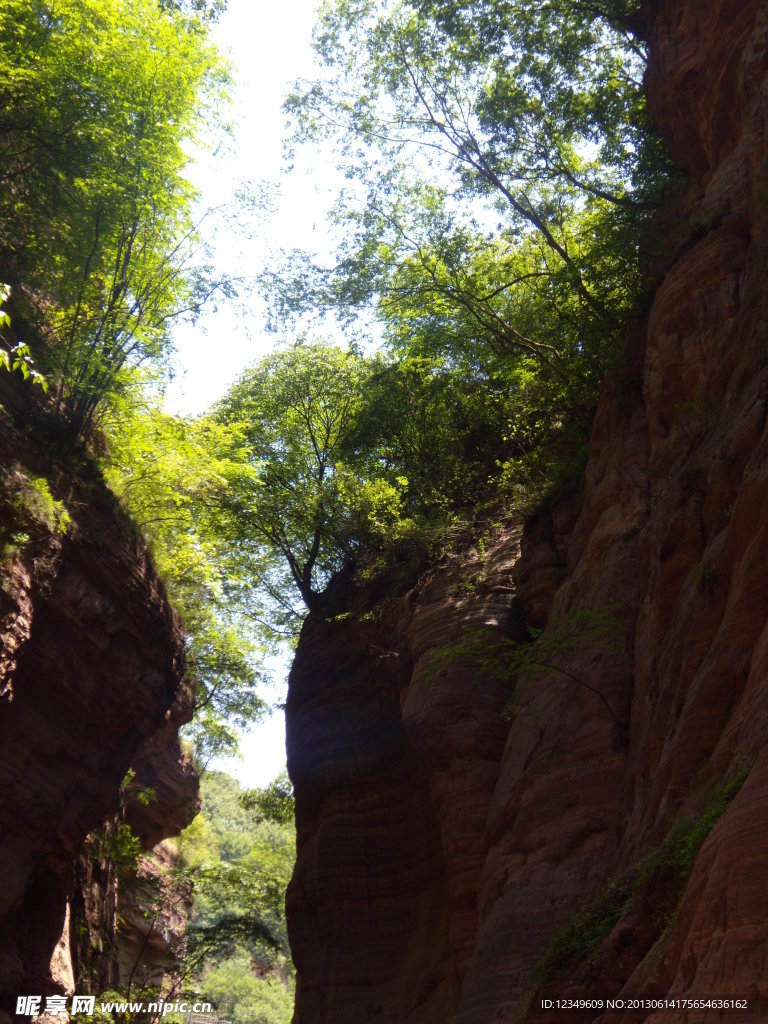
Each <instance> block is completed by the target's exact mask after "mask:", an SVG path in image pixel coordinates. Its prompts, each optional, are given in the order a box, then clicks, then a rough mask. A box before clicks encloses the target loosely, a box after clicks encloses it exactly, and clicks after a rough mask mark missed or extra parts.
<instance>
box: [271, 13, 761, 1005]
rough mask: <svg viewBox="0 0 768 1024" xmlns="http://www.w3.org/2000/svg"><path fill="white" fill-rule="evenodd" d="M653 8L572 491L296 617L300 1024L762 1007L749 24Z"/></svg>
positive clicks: (754, 209) (756, 59) (752, 19)
mask: <svg viewBox="0 0 768 1024" xmlns="http://www.w3.org/2000/svg"><path fill="white" fill-rule="evenodd" d="M643 16H644V19H645V26H646V32H647V36H648V39H649V44H650V55H651V56H650V62H649V67H648V72H647V79H646V84H647V90H648V95H649V98H650V102H651V104H652V109H653V112H654V116H655V118H656V120H657V123H658V125H659V127H660V129H661V131H662V133H663V135H664V137H665V139H666V141H667V143H668V146H669V149H670V152H671V153H672V155H673V157H674V159H675V161H676V162H677V164H678V166H679V168H680V170H681V171H682V172H683V173H684V175H685V184H684V185H682V186H681V187H680V189H679V190H678V193H677V194H676V195H675V197H674V198H673V199H672V200H671V203H670V209H669V210H668V211H667V214H666V216H665V217H663V218H660V221H659V232H660V233H661V234H662V235H663V237H662V239H661V240H662V243H663V244H662V245H661V250H662V251H665V252H666V260H665V265H664V268H663V273H660V274H659V280H658V282H657V285H656V286H655V294H654V296H653V299H652V302H651V303H650V308H649V311H648V313H647V316H645V318H644V319H643V320H642V321H640V322H636V323H634V324H630V325H628V326H627V332H626V339H625V345H624V351H623V355H622V358H621V360H620V362H619V365H618V366H617V368H616V369H615V371H614V373H613V374H612V376H611V378H610V379H609V380H608V381H607V382H606V384H605V387H604V389H603V393H602V397H601V400H600V403H599V407H598V410H597V414H596V417H595V422H594V427H593V431H592V438H591V445H590V454H589V461H588V465H587V470H586V478H585V482H584V488H583V491H582V493H580V494H574V495H571V496H570V497H569V498H567V499H565V498H564V499H561V500H559V501H557V502H555V503H552V504H551V505H550V506H549V507H547V508H542V509H540V510H539V512H538V513H537V515H536V516H534V517H532V518H531V519H529V521H528V522H527V523H526V524H525V527H524V529H523V530H522V535H521V536H518V535H517V534H516V533H515V531H511V532H507V533H505V534H503V535H501V534H500V535H498V536H496V538H495V541H494V544H493V546H492V548H491V549H490V550H487V551H484V552H482V553H481V552H479V551H478V550H477V549H475V551H474V553H472V552H471V551H465V552H458V553H456V555H455V556H454V557H451V556H446V557H445V559H444V561H443V562H442V563H440V564H438V565H435V566H433V567H432V568H431V569H430V570H429V571H428V572H426V573H424V572H423V571H422V570H419V571H415V570H414V571H413V572H409V570H407V568H405V569H403V570H402V571H398V570H397V569H396V568H393V569H392V572H391V573H390V575H389V576H382V577H380V578H379V579H377V580H363V579H360V578H357V579H355V578H352V577H349V578H340V579H338V580H337V581H336V582H335V584H334V585H333V586H332V587H331V589H330V590H329V592H328V594H327V595H326V598H325V604H324V605H323V606H322V607H321V608H320V609H318V610H317V611H316V612H313V614H312V615H311V616H310V618H309V620H308V621H307V623H306V625H305V628H304V631H303V633H302V637H301V641H300V645H299V650H298V653H297V657H296V661H295V664H294V667H293V671H292V674H291V683H290V693H289V698H288V748H289V769H290V772H291V775H292V778H293V780H294V783H295V786H296V808H297V826H298V862H297V866H296V871H295V874H294V878H293V882H292V884H291V888H290V890H289V897H288V921H289V929H290V935H291V942H292V946H293V951H294V956H295V962H296V967H297V972H298V994H297V1009H296V1016H295V1020H296V1022H297V1024H320V1022H323V1024H331V1022H333V1024H353V1022H355V1024H357V1022H359V1021H366V1022H373V1021H377V1022H378V1021H380V1022H382V1024H384V1022H392V1024H395V1022H398V1024H402V1022H404V1021H408V1022H409V1024H417V1022H424V1024H438V1022H439V1024H443V1022H446V1021H451V1022H454V1024H486V1022H487V1024H490V1022H492V1021H493V1022H497V1021H506V1022H514V1021H523V1020H536V1021H548V1020H552V1021H554V1020H556V1019H557V1020H559V1019H561V1018H560V1017H559V1016H558V1015H557V1013H553V1014H551V1015H548V1013H547V1012H546V1011H545V1010H544V1009H542V1003H541V1000H542V999H543V998H546V997H548V996H552V997H560V998H570V997H574V998H585V999H593V998H594V999H606V998H620V997H622V996H626V997H628V996H637V997H646V998H649V999H650V998H654V997H657V996H670V997H679V998H681V999H682V998H685V997H689V998H705V999H706V998H710V999H712V998H715V999H716V998H732V997H739V998H741V999H744V1000H747V1008H746V1009H738V1008H737V1009H731V1010H729V1011H728V1016H727V1019H728V1020H729V1021H731V1022H732V1024H736V1022H747V1021H755V1020H757V1019H761V1017H762V1015H764V1014H765V1012H766V1010H767V1009H768V990H767V987H766V981H765V972H764V970H763V967H764V956H765V948H766V942H768V923H767V922H768V902H767V900H768V897H766V890H765V886H764V879H765V876H766V873H768V816H767V815H766V806H765V801H766V797H765V794H766V792H768V751H767V750H766V743H765V736H766V733H767V728H768V699H767V697H766V695H767V694H768V689H766V684H765V680H766V671H767V670H768V630H767V627H766V623H767V622H768V589H766V586H765V579H764V577H765V568H764V567H765V564H766V561H767V560H768V476H767V470H766V466H768V458H767V455H768V438H767V435H766V412H767V407H766V400H765V395H766V389H767V388H768V346H767V345H766V341H767V340H768V335H767V334H766V324H768V299H767V298H766V290H765V284H764V282H765V277H766V273H767V272H768V252H767V251H766V238H768V232H766V223H765V221H766V216H767V215H768V206H767V205H766V203H765V182H766V180H768V146H767V145H766V142H767V135H766V121H767V118H766V115H767V114H768V106H767V103H768V99H767V97H768V90H766V80H767V72H768V22H767V21H766V16H765V10H764V6H763V5H761V4H760V3H759V2H757V0H746V2H744V0H742V2H738V3H737V2H735V0H703V2H700V3H693V2H689V0H685V2H673V0H654V2H648V3H646V4H645V5H644V11H643ZM672 225H674V226H672ZM534 629H535V630H537V631H538V630H542V632H541V634H540V635H539V637H538V640H537V641H536V642H535V643H534V642H533V633H532V630H534ZM723 1012H724V1011H722V1010H719V1009H717V1008H716V1007H715V1008H711V1009H709V1010H706V1009H705V1010H703V1011H701V1013H700V1015H699V1016H696V1017H692V1016H691V1015H690V1013H689V1011H687V1010H685V1009H682V1008H681V1009H677V1010H676V1009H671V1010H665V1011H664V1012H660V1013H654V1011H653V1010H651V1009H649V1010H647V1011H644V1012H643V1013H641V1014H640V1015H637V1014H634V1015H631V1016H630V1015H628V1016H626V1017H624V1016H622V1015H621V1014H618V1015H617V1014H613V1015H610V1016H608V1015H606V1016H605V1017H604V1018H603V1017H601V1016H600V1014H599V1013H596V1012H595V1011H594V1010H590V1011H585V1012H584V1013H583V1014H582V1015H581V1016H580V1015H579V1013H578V1012H576V1013H573V1014H570V1015H569V1018H568V1019H569V1020H574V1021H575V1020H582V1019H583V1020H595V1019H605V1020H606V1021H607V1020H611V1021H612V1022H613V1021H619V1020H630V1019H631V1020H633V1021H635V1020H643V1021H646V1022H651V1021H661V1020H663V1021H664V1022H665V1024H676V1022H683V1021H688V1020H693V1019H695V1020H697V1021H698V1020H701V1021H709V1020H712V1021H715V1020H720V1019H724V1018H723V1016H722V1014H723Z"/></svg>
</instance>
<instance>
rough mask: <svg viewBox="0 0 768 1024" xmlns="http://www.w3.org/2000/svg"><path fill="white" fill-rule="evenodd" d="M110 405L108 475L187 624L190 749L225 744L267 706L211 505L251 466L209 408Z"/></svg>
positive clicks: (249, 474) (250, 476)
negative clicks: (195, 411) (184, 413)
mask: <svg viewBox="0 0 768 1024" xmlns="http://www.w3.org/2000/svg"><path fill="white" fill-rule="evenodd" d="M108 411H109V419H108V421H107V427H108V434H109V437H110V457H111V464H110V466H109V467H107V470H106V475H107V480H108V482H109V483H110V484H111V486H112V488H113V490H114V491H115V493H116V494H117V495H118V496H119V497H120V499H121V500H122V502H123V504H124V506H125V507H126V508H127V510H128V511H129V512H130V514H131V516H132V518H133V520H134V522H135V523H136V524H137V525H138V526H139V527H140V528H141V530H142V531H143V533H144V535H145V536H146V537H147V539H148V541H149V543H150V546H151V548H152V552H153V555H154V558H155V561H156V564H157V566H158V569H159V571H160V573H161V575H162V577H163V579H164V581H165V583H166V586H167V587H168V591H169V595H170V597H171V600H172V602H173V604H174V605H175V607H176V608H177V609H178V611H179V612H180V614H181V616H182V620H183V624H184V627H185V632H186V635H187V668H188V672H189V673H190V675H191V677H192V679H193V682H194V686H195V703H196V712H195V717H194V720H193V722H192V725H191V726H190V729H191V732H192V735H193V737H194V739H195V742H196V748H197V754H198V757H199V758H201V759H203V760H205V759H207V758H208V757H210V756H211V755H214V754H221V753H225V752H231V751H232V750H233V749H235V748H236V746H237V730H238V729H240V728H243V727H245V726H247V725H248V724H249V723H251V722H253V721H254V720H257V719H259V718H261V717H262V715H263V714H264V712H265V711H266V707H265V704H264V701H263V700H262V699H261V697H259V695H258V693H257V687H258V685H259V683H260V681H261V679H262V675H263V673H262V671H261V668H260V662H261V659H260V652H259V651H258V650H257V649H256V647H255V646H254V639H253V631H252V630H250V629H249V628H248V627H247V624H246V623H244V622H243V620H242V618H239V617H238V615H237V613H236V610H234V609H233V608H232V607H231V600H230V597H229V589H230V581H229V576H228V573H229V565H230V558H231V551H230V547H229V545H228V540H227V538H226V537H225V536H222V535H221V533H220V524H221V516H220V514H219V509H220V508H221V507H222V503H223V502H224V501H225V500H227V494H228V491H229V490H230V489H234V490H236V491H237V492H238V493H242V492H246V491H255V490H256V489H257V475H256V473H255V471H254V470H253V469H252V467H251V465H250V463H249V462H248V459H247V456H246V454H244V453H243V452H242V450H241V442H240V440H239V438H238V436H236V435H235V434H234V433H233V432H232V431H230V430H228V429H227V428H226V427H224V426H223V425H221V424H218V423H216V422H214V421H213V420H212V419H210V418H207V417H201V418H198V419H183V418H179V417H174V416H169V415H167V414H164V413H162V412H160V411H159V410H158V409H157V408H155V407H153V406H152V405H150V406H149V407H148V408H144V409H142V408H141V406H140V405H138V404H137V403H136V401H135V400H129V399H127V398H124V399H121V400H119V401H118V400H113V401H112V402H111V403H110V405H109V410H108Z"/></svg>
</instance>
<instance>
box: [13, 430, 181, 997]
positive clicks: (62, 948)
mask: <svg viewBox="0 0 768 1024" xmlns="http://www.w3.org/2000/svg"><path fill="white" fill-rule="evenodd" d="M0 453H2V454H1V455H0V464H2V465H3V467H4V469H3V473H2V479H1V480H0V533H1V536H0V540H1V541H2V545H3V566H2V573H1V575H2V592H1V593H0V616H2V633H3V652H2V659H1V661H0V669H1V670H2V681H1V682H0V690H1V691H2V708H1V709H0V794H2V795H1V796H0V993H2V995H1V996H0V1011H1V1010H2V1009H4V1010H6V1011H7V1012H8V1013H10V1014H11V1015H12V1014H13V1012H14V1010H15V999H16V996H17V995H19V994H25V993H26V994H42V995H45V994H49V993H50V994H53V993H57V992H61V991H63V990H66V988H67V987H68V984H71V981H72V977H71V976H72V966H71V962H70V963H68V962H67V961H68V953H67V947H69V946H70V945H71V938H72V936H71V934H68V933H71V932H72V929H73V920H72V915H71V914H70V909H69V908H70V900H71V898H72V897H73V895H74V894H75V892H76V877H75V871H74V864H75V860H76V858H77V857H78V855H79V854H80V852H81V850H82V848H83V844H84V842H85V840H86V837H87V836H88V835H89V833H91V832H93V831H94V830H96V829H99V828H101V827H102V826H103V824H104V823H105V822H106V821H108V820H110V819H112V818H113V817H114V815H115V814H116V813H117V811H118V803H119V791H120V785H121V781H122V780H123V778H124V776H125V775H126V772H127V770H128V768H129V766H130V765H131V763H132V762H133V761H134V760H135V759H136V758H137V755H140V754H141V750H142V747H143V746H144V745H146V744H147V743H148V742H149V741H150V739H151V737H152V736H154V735H155V734H157V733H158V732H163V731H165V733H167V737H166V740H165V742H164V749H165V751H166V755H165V756H166V760H167V759H168V758H170V759H171V760H173V759H174V758H176V757H177V755H178V754H179V751H178V744H177V742H176V738H175V737H176V732H177V730H178V726H179V724H180V722H182V721H185V720H187V719H188V718H189V715H190V713H191V706H190V695H189V693H188V691H187V690H186V688H185V687H184V685H183V684H182V678H183V667H184V646H183V634H182V630H181V627H180V624H179V622H178V620H177V619H176V617H175V615H174V613H173V611H172V609H171V608H170V605H169V604H168V601H167V598H166V596H165V593H164V590H163V587H162V584H161V583H160V581H159V579H158V577H157V575H156V573H155V570H154V568H153V566H152V563H151V560H150V558H149V556H148V553H147V551H146V550H145V548H144V546H143V544H142V543H141V542H140V540H139V539H138V538H137V536H136V533H135V531H134V530H133V529H132V528H131V527H130V524H129V523H128V522H127V520H126V518H125V516H124V515H123V514H122V513H121V511H120V509H119V507H118V505H117V502H116V501H115V499H114V498H113V496H112V495H111V494H110V493H109V491H108V490H107V488H106V487H105V486H104V484H103V482H102V481H101V479H100V477H99V476H98V474H97V473H96V472H95V471H94V470H93V469H92V468H89V466H88V464H87V462H85V461H82V462H81V463H80V465H79V468H78V466H77V465H73V461H74V462H76V460H73V458H70V457H68V458H66V459H65V458H64V457H63V455H62V454H60V445H59V443H58V442H57V441H56V439H55V438H52V437H50V436H49V437H48V438H47V439H46V438H45V437H42V438H41V437H38V438H34V439H33V438H31V437H30V435H29V433H28V432H27V431H24V430H21V429H19V428H17V427H16V426H15V425H14V423H13V420H12V419H11V417H10V416H9V415H7V414H5V413H3V412H2V411H0ZM174 745H175V747H174ZM161 746H163V744H161ZM171 748H174V749H173V750H172V749H171ZM139 761H140V762H141V757H139ZM145 767H146V766H145ZM172 774H173V777H174V778H176V779H177V780H178V781H174V782H170V777H169V784H170V785H172V786H175V787H177V788H178V789H179V790H185V794H184V799H185V800H186V803H187V805H189V804H190V803H192V804H194V802H195V798H196V783H195V782H194V780H192V779H190V778H189V774H188V769H187V768H184V767H183V766H181V763H180V764H179V767H178V768H177V769H176V771H175V773H172ZM149 832H151V836H152V842H154V841H157V838H159V837H160V836H161V834H163V829H162V828H158V823H157V822H155V823H154V824H153V825H152V826H151V827H150V829H149ZM105 912H106V911H105ZM69 959H70V961H71V957H70V958H69ZM57 964H58V965H59V966H58V967H57V966H56V965H57ZM75 967H76V965H75ZM68 979H69V980H68ZM0 1016H1V1013H0Z"/></svg>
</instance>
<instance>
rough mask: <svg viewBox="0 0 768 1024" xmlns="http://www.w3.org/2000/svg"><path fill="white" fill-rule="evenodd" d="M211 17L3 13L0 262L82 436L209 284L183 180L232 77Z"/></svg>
mask: <svg viewBox="0 0 768 1024" xmlns="http://www.w3.org/2000/svg"><path fill="white" fill-rule="evenodd" d="M185 6H186V5H185ZM204 21H205V19H204V18H201V17H199V16H197V15H196V14H195V13H194V12H193V11H188V10H185V9H183V8H182V7H181V6H177V5H172V4H169V5H166V9H163V8H162V7H161V6H160V5H158V4H157V2H156V0H134V2H132V3H130V4H126V3H122V2H121V0H58V2H57V3H56V4H52V3H48V2H46V0H35V2H33V3H29V2H28V0H7V2H6V3H4V4H3V7H2V10H0V111H2V113H0V183H2V185H3V188H2V189H0V261H1V262H2V263H3V265H4V266H5V267H6V272H7V274H8V279H9V280H11V281H13V282H14V283H19V284H21V285H23V286H24V287H23V289H21V288H18V289H16V290H15V292H14V302H15V309H16V310H17V312H18V313H19V319H20V321H21V322H22V323H24V324H25V327H31V328H33V333H34V334H35V335H36V336H37V337H38V338H41V339H43V340H44V342H45V348H44V349H41V350H40V351H39V352H38V358H39V359H40V360H41V362H42V363H43V366H44V370H45V373H46V376H47V377H48V378H49V379H50V380H51V381H52V383H54V382H55V384H54V390H55V394H54V400H55V407H56V408H57V410H58V411H59V413H60V414H61V415H63V416H65V417H66V418H67V419H68V420H69V421H70V422H71V423H72V424H73V425H74V426H75V427H76V428H77V429H78V430H80V431H87V430H88V429H90V427H91V426H92V423H93V418H94V416H95V413H96V410H97V408H98V406H99V403H100V401H101V399H102V397H103V396H104V395H105V394H107V393H110V392H112V391H115V390H119V389H120V388H122V387H124V385H125V379H124V370H125V369H126V368H127V367H130V366H135V365H136V364H138V363H139V362H141V361H142V360H145V359H153V360H162V358H163V357H164V355H165V353H166V352H167V350H168V345H169V339H168V325H169V323H170V322H171V321H172V320H173V319H175V318H177V317H179V316H180V315H182V314H183V313H187V312H188V313H192V312H194V311H195V310H197V309H199V307H200V305H201V303H202V302H203V301H204V300H205V298H206V297H207V296H208V295H210V293H211V291H212V289H213V288H214V287H215V281H214V280H213V279H212V277H211V275H210V273H209V272H208V271H207V270H206V268H205V264H204V262H201V259H200V254H199V251H198V250H199V247H200V243H199V240H198V238H197V234H196V227H195V224H194V222H193V219H192V203H193V200H194V199H195V194H194V191H193V190H192V188H191V186H190V185H189V183H188V182H187V180H186V179H185V177H184V169H185V165H186V163H187V157H186V155H185V147H187V146H188V145H189V141H190V140H191V139H193V138H195V137H196V136H197V135H198V133H199V131H200V129H201V127H202V125H203V124H204V122H206V121H208V120H210V118H211V115H212V113H213V111H214V109H215V108H216V106H217V104H218V102H219V99H220V97H221V96H222V95H223V87H224V82H225V70H224V66H223V64H222V62H221V60H220V58H219V56H218V54H217V53H216V51H215V50H214V49H213V47H212V46H211V45H210V44H209V42H208V41H207V38H206V30H205V27H204Z"/></svg>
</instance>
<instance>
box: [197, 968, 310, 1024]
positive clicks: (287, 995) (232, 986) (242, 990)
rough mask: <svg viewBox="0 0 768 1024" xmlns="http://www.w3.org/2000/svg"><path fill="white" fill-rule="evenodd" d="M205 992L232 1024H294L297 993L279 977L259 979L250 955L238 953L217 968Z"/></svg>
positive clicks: (209, 975)
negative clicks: (253, 969) (295, 996)
mask: <svg viewBox="0 0 768 1024" xmlns="http://www.w3.org/2000/svg"><path fill="white" fill-rule="evenodd" d="M204 985H205V991H206V993H207V995H208V996H209V997H210V999H211V1000H212V1001H213V1002H214V1003H215V1005H216V1006H217V1007H218V1010H219V1013H221V1014H224V1015H225V1016H226V1017H227V1019H228V1020H231V1021H232V1024H290V1022H291V1020H292V1018H293V994H292V992H291V991H290V989H288V988H286V987H285V985H283V984H282V983H281V982H280V980H279V979H278V978H275V977H259V976H257V975H255V974H254V973H253V972H252V970H251V961H250V957H249V955H248V954H247V953H243V952H238V953H236V954H235V955H234V956H232V957H231V958H230V959H229V960H226V961H225V962H224V963H222V964H219V965H218V966H216V967H214V968H213V969H212V970H211V971H209V972H208V974H206V976H205V979H204Z"/></svg>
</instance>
